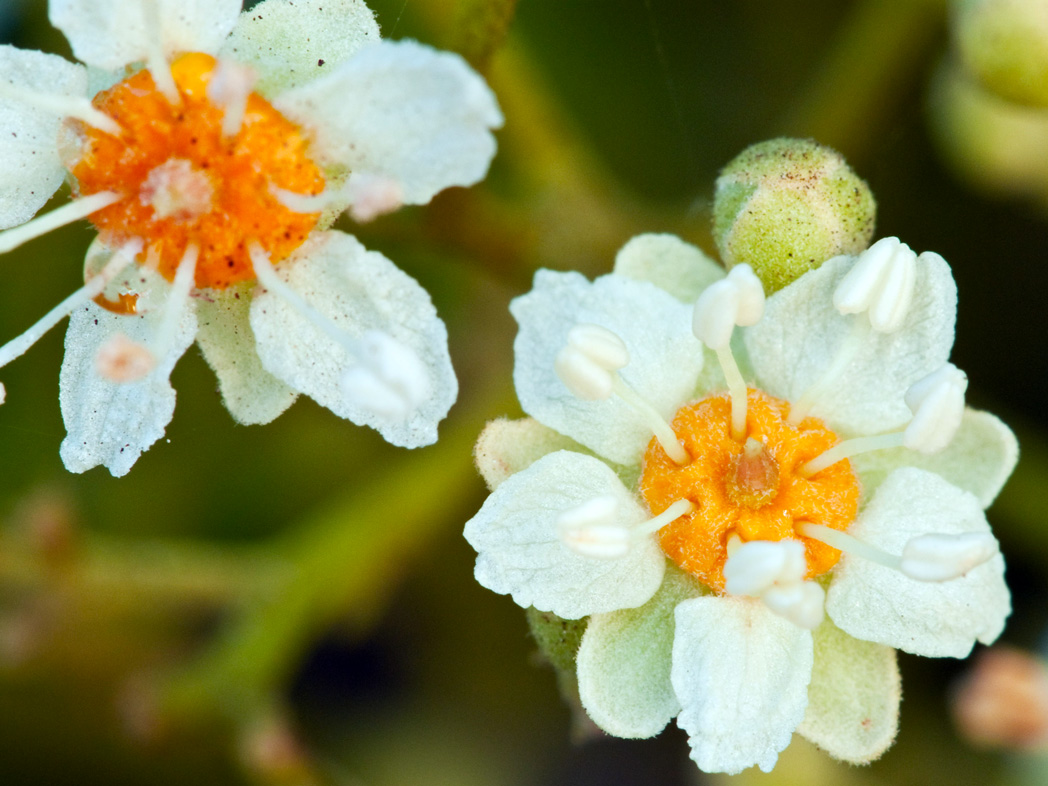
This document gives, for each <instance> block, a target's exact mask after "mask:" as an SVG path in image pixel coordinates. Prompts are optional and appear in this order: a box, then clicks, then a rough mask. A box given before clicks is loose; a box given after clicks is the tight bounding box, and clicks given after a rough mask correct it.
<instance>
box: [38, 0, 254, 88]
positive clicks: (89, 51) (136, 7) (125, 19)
mask: <svg viewBox="0 0 1048 786" xmlns="http://www.w3.org/2000/svg"><path fill="white" fill-rule="evenodd" d="M149 2H153V3H155V4H156V22H157V29H154V27H153V25H152V24H151V23H150V20H149V13H148V11H147V3H149ZM240 5H241V0H51V1H50V4H49V5H48V16H49V17H50V19H51V24H53V25H54V26H55V27H57V28H58V29H59V30H61V31H62V32H63V33H65V37H66V38H68V39H69V44H70V45H71V46H72V47H73V54H75V55H76V56H77V58H78V59H79V60H81V61H83V62H84V63H87V64H88V65H92V66H95V67H97V68H102V69H105V70H107V71H115V70H116V69H118V68H122V67H123V66H125V65H129V64H130V63H135V62H137V61H139V60H146V59H147V58H148V56H149V52H150V50H151V48H152V46H153V42H154V41H156V40H157V39H158V38H159V41H160V46H161V48H162V49H163V52H164V54H165V55H167V56H169V57H170V56H171V55H173V54H175V53H177V52H206V53H207V54H214V53H216V52H218V50H219V47H221V46H222V42H223V41H224V40H225V38H226V36H228V35H229V32H230V31H231V30H232V29H233V26H234V25H235V24H236V21H237V17H238V16H239V15H240Z"/></svg>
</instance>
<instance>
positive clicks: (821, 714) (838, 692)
mask: <svg viewBox="0 0 1048 786" xmlns="http://www.w3.org/2000/svg"><path fill="white" fill-rule="evenodd" d="M814 637H815V666H814V667H813V669H812V676H811V685H809V686H808V709H807V711H806V712H805V714H804V720H803V721H802V722H801V725H800V726H798V727H797V731H798V733H800V734H801V735H803V736H804V737H806V738H807V739H809V740H811V741H812V742H814V743H815V744H816V745H818V746H819V747H820V748H822V749H823V750H824V751H826V752H827V753H828V754H830V755H831V756H833V757H834V758H836V759H841V760H842V761H846V762H849V763H851V764H868V763H869V762H871V761H873V760H874V759H876V758H878V757H879V756H880V755H881V754H882V753H884V751H886V750H887V749H888V747H889V746H890V745H891V744H892V741H893V740H894V739H895V734H896V732H897V731H898V728H899V701H900V700H901V698H902V692H901V691H902V686H901V681H900V679H899V667H898V665H897V664H896V659H895V650H894V649H892V648H891V647H887V646H885V645H883V644H874V643H873V642H869V641H860V640H859V639H854V638H852V637H851V636H849V635H848V634H847V633H845V632H844V631H842V630H841V629H840V628H838V627H837V626H836V625H834V624H833V623H832V622H831V621H830V620H828V619H827V620H824V621H823V623H822V625H821V626H819V627H818V628H817V629H816V630H815V631H814Z"/></svg>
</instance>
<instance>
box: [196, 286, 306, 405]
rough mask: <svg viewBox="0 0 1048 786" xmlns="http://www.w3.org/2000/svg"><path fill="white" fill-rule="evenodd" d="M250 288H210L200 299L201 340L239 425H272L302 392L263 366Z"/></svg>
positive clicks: (199, 340) (199, 338) (226, 401)
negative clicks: (251, 316) (254, 329)
mask: <svg viewBox="0 0 1048 786" xmlns="http://www.w3.org/2000/svg"><path fill="white" fill-rule="evenodd" d="M250 308H251V297H250V292H249V289H248V288H247V287H237V288H235V289H229V290H225V291H222V292H218V291H212V292H211V293H210V295H209V296H208V297H206V298H199V299H198V300H197V320H198V322H199V323H200V327H199V330H198V332H197V343H198V344H199V345H200V351H201V352H202V353H203V354H204V359H205V360H206V361H207V362H208V365H210V366H211V368H212V369H214V371H215V376H217V377H218V387H219V389H220V390H221V391H222V403H224V404H225V405H226V409H228V410H229V414H230V415H232V416H233V419H234V420H236V422H237V423H241V424H243V425H256V424H263V423H269V422H270V421H272V420H273V419H274V418H276V417H277V416H278V415H280V414H281V413H282V412H283V411H284V410H286V409H287V408H288V407H290V406H291V405H292V404H293V403H294V402H295V399H296V398H297V397H298V394H297V393H296V392H295V391H294V390H292V389H291V388H289V387H288V386H287V385H285V384H284V383H283V382H281V381H280V380H279V379H277V378H276V377H274V376H273V375H272V374H270V373H269V372H268V371H266V370H265V369H264V368H262V361H261V360H259V358H258V349H257V348H256V346H255V334H254V333H253V332H252V330H251V323H250V321H249V310H250Z"/></svg>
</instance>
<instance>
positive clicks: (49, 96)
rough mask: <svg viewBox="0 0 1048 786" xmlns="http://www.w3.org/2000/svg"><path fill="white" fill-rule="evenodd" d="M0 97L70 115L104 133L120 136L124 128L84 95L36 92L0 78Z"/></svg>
mask: <svg viewBox="0 0 1048 786" xmlns="http://www.w3.org/2000/svg"><path fill="white" fill-rule="evenodd" d="M0 98H7V99H10V100H12V101H17V102H18V103H20V104H26V105H27V106H31V107H33V108H34V109H40V110H42V111H44V112H49V113H51V114H53V115H57V116H58V117H71V118H75V119H76V120H81V121H83V122H84V123H87V124H88V125H89V126H92V127H93V128H97V129H98V130H99V131H102V132H104V133H106V134H112V135H113V136H120V135H121V134H122V133H124V129H122V128H121V127H120V125H119V124H118V123H117V122H116V121H115V120H113V118H111V117H110V116H109V115H107V114H106V113H105V112H102V111H100V110H98V109H95V107H94V106H93V105H92V104H91V100H90V99H89V98H87V97H86V96H66V95H61V94H58V93H38V92H36V91H33V90H27V89H25V88H21V87H17V86H16V85H13V84H11V83H10V82H5V81H4V80H2V79H0Z"/></svg>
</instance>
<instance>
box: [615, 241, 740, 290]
mask: <svg viewBox="0 0 1048 786" xmlns="http://www.w3.org/2000/svg"><path fill="white" fill-rule="evenodd" d="M615 273H617V274H618V275H620V276H625V277H626V278H633V279H636V280H638V281H650V282H651V283H652V284H654V285H655V286H657V287H659V288H661V289H665V290H666V291H667V292H669V293H670V294H671V295H673V296H674V297H675V298H677V300H679V301H681V302H682V303H687V304H688V305H693V304H694V303H695V301H696V300H697V299H698V297H699V295H701V294H702V290H704V289H705V288H706V287H708V286H709V285H710V284H712V283H714V282H716V281H720V280H721V279H722V278H724V276H725V272H724V268H722V267H721V266H720V265H718V264H717V263H716V262H714V261H713V260H712V259H710V258H709V257H708V256H706V255H705V254H704V253H703V252H702V251H701V250H700V249H698V248H696V247H695V246H693V245H692V244H691V243H685V242H684V241H683V240H681V239H680V238H679V237H677V236H676V235H657V234H647V235H637V236H636V237H634V238H632V239H630V241H629V242H627V243H626V245H624V246H623V247H622V248H621V249H620V250H619V253H618V254H617V255H616V256H615Z"/></svg>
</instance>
